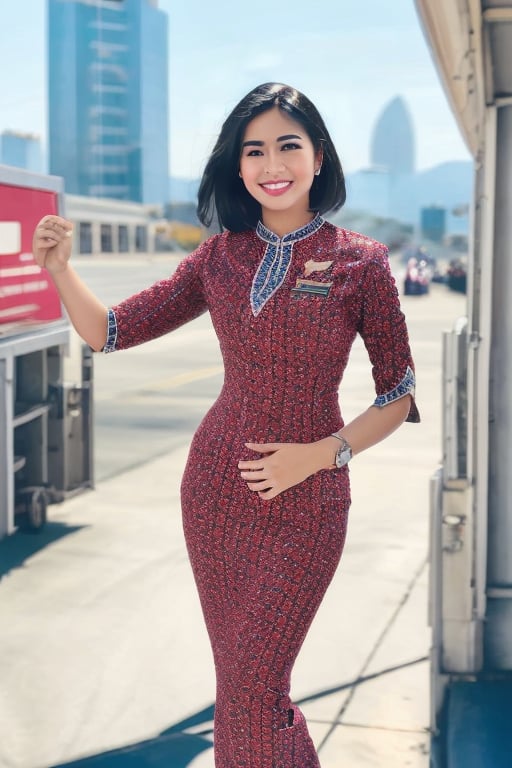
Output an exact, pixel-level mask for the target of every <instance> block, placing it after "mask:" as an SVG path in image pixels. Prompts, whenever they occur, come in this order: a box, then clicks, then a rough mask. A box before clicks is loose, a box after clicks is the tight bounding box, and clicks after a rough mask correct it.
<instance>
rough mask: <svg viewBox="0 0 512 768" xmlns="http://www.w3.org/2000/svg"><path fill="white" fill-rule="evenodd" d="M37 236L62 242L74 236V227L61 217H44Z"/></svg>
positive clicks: (38, 226) (38, 227) (37, 229)
mask: <svg viewBox="0 0 512 768" xmlns="http://www.w3.org/2000/svg"><path fill="white" fill-rule="evenodd" d="M36 234H37V235H38V236H39V237H44V238H46V239H47V240H53V241H55V242H60V241H61V240H62V239H63V238H66V237H71V236H72V234H73V225H72V223H71V222H70V221H67V220H66V219H63V218H62V217H61V216H44V218H42V219H41V221H40V222H39V224H38V225H37V228H36Z"/></svg>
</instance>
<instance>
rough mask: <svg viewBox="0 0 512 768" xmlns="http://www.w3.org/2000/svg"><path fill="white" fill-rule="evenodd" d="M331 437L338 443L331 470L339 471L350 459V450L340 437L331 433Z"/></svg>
mask: <svg viewBox="0 0 512 768" xmlns="http://www.w3.org/2000/svg"><path fill="white" fill-rule="evenodd" d="M331 437H335V438H336V439H337V440H339V441H340V445H339V447H338V450H337V451H336V456H335V457H334V464H332V465H331V469H341V467H344V466H345V464H348V463H349V461H350V459H351V458H352V448H351V447H350V445H349V443H348V442H347V441H346V440H345V438H344V437H343V436H342V435H338V434H337V433H336V432H333V433H332V435H331Z"/></svg>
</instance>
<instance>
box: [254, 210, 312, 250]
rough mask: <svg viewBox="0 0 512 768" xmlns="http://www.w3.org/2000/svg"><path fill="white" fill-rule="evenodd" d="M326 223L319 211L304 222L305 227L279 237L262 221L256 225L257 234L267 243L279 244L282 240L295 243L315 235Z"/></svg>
mask: <svg viewBox="0 0 512 768" xmlns="http://www.w3.org/2000/svg"><path fill="white" fill-rule="evenodd" d="M324 223H325V220H324V219H323V218H322V217H321V216H320V214H319V213H317V214H316V216H315V218H314V219H312V220H311V221H310V222H308V223H307V224H304V226H303V227H299V229H295V230H294V231H293V232H289V233H288V234H287V235H283V237H279V235H276V233H275V232H272V231H271V230H270V229H268V228H267V227H266V226H265V225H264V224H262V223H261V221H258V224H257V226H256V234H257V235H258V237H259V238H261V240H264V241H265V242H266V243H272V244H273V245H279V243H281V242H283V243H295V242H296V241H297V240H303V239H304V238H305V237H309V235H313V234H314V233H315V232H316V231H317V230H318V229H320V227H321V226H322V224H324Z"/></svg>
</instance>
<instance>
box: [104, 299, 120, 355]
mask: <svg viewBox="0 0 512 768" xmlns="http://www.w3.org/2000/svg"><path fill="white" fill-rule="evenodd" d="M116 342H117V320H116V314H115V312H114V310H113V309H109V310H108V313H107V341H106V343H105V346H104V347H103V351H104V352H105V353H107V352H115V349H116Z"/></svg>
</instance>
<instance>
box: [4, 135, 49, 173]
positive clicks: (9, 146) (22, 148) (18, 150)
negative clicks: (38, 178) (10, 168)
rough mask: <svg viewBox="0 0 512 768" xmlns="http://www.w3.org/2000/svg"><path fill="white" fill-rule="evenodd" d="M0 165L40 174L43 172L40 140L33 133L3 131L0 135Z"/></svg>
mask: <svg viewBox="0 0 512 768" xmlns="http://www.w3.org/2000/svg"><path fill="white" fill-rule="evenodd" d="M0 163H3V164H4V165H14V166H16V167H17V168H25V169H26V170H27V171H33V172H34V173H41V172H42V170H43V156H42V152H41V139H40V138H39V136H35V135H34V134H33V133H20V132H19V131H3V133H1V134H0Z"/></svg>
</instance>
